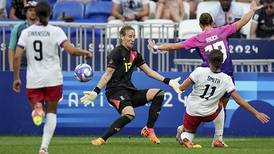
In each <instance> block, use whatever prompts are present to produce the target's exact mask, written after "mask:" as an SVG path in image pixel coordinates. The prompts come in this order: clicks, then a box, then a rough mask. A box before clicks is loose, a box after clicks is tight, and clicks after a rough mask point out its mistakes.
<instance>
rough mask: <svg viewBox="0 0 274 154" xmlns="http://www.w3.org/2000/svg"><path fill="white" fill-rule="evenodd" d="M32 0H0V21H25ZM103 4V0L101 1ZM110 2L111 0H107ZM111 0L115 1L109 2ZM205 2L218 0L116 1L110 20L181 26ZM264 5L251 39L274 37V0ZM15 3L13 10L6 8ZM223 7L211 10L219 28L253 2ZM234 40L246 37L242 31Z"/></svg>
mask: <svg viewBox="0 0 274 154" xmlns="http://www.w3.org/2000/svg"><path fill="white" fill-rule="evenodd" d="M28 1H30V0H0V19H5V18H9V19H22V20H25V18H26V17H25V15H24V5H26V4H27V2H28ZM48 1H49V2H50V3H51V4H52V3H53V5H54V3H62V2H64V1H78V2H82V3H88V2H91V1H100V0H48ZM101 1H102V0H101ZM105 1H107V0H105ZM108 1H111V0H108ZM204 1H214V0H112V14H111V15H110V16H109V17H108V21H111V20H121V21H145V20H147V19H169V20H172V21H173V22H176V23H180V22H181V21H183V20H188V19H198V18H199V17H198V15H197V14H196V13H197V6H198V5H199V3H201V2H204ZM256 1H257V3H258V4H259V5H260V6H261V7H260V8H259V9H258V10H257V12H256V13H255V15H254V17H253V19H252V22H251V27H250V38H253V39H254V38H272V39H273V38H274V0H256ZM8 2H11V3H10V4H11V5H10V8H9V10H8V9H6V8H7V7H6V5H7V3H8ZM215 2H218V3H219V5H216V7H213V8H212V9H210V10H209V13H210V14H211V15H212V17H213V20H214V23H215V25H216V26H222V25H225V24H230V23H233V22H235V21H237V20H239V19H240V18H241V17H242V16H243V14H244V8H241V6H240V5H237V4H238V3H236V2H240V3H246V4H249V3H250V2H251V0H215ZM233 37H236V38H244V37H246V36H244V34H243V33H241V32H239V33H237V34H235V35H234V36H233Z"/></svg>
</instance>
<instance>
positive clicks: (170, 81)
mask: <svg viewBox="0 0 274 154" xmlns="http://www.w3.org/2000/svg"><path fill="white" fill-rule="evenodd" d="M139 68H140V69H141V70H142V71H143V72H145V73H146V74H147V75H148V76H149V77H151V78H153V79H155V80H158V81H161V82H164V83H165V84H168V85H170V86H171V87H172V88H173V89H174V90H175V91H176V92H177V93H181V91H180V90H179V86H180V84H179V83H178V82H179V81H180V80H181V77H178V78H176V79H170V78H165V77H163V76H162V75H161V74H159V73H158V72H156V71H154V70H152V69H151V68H150V67H149V66H148V65H147V64H146V63H144V64H143V65H141V66H139Z"/></svg>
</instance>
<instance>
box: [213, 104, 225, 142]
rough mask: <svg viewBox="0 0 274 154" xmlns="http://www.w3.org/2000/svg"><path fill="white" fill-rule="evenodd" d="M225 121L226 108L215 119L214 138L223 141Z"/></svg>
mask: <svg viewBox="0 0 274 154" xmlns="http://www.w3.org/2000/svg"><path fill="white" fill-rule="evenodd" d="M224 122H225V112H224V109H222V110H221V111H220V113H219V114H218V116H217V117H216V118H215V119H214V120H213V123H214V125H215V134H214V139H219V140H220V141H223V133H224Z"/></svg>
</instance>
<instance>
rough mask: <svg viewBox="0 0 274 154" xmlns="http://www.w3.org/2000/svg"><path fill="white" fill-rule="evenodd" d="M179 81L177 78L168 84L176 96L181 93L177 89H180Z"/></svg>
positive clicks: (179, 78)
mask: <svg viewBox="0 0 274 154" xmlns="http://www.w3.org/2000/svg"><path fill="white" fill-rule="evenodd" d="M180 80H181V77H178V78H176V79H172V80H170V81H169V83H168V84H169V85H170V86H171V87H172V88H173V89H174V90H175V91H176V92H177V93H178V94H181V93H182V91H181V90H180V89H179V87H180V84H179V81H180Z"/></svg>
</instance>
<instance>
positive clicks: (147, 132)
mask: <svg viewBox="0 0 274 154" xmlns="http://www.w3.org/2000/svg"><path fill="white" fill-rule="evenodd" d="M141 135H142V136H144V137H146V138H148V139H149V140H150V141H152V142H153V143H156V144H160V140H159V139H158V138H157V136H156V134H155V132H154V129H153V128H147V127H146V126H145V127H144V128H143V129H142V131H141Z"/></svg>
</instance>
